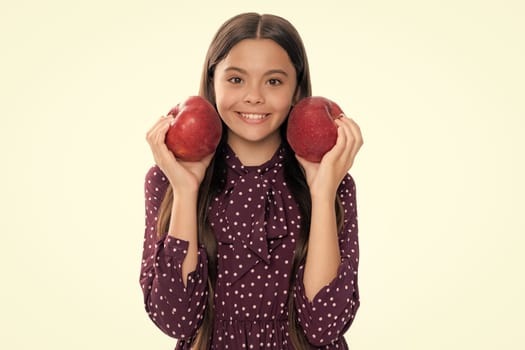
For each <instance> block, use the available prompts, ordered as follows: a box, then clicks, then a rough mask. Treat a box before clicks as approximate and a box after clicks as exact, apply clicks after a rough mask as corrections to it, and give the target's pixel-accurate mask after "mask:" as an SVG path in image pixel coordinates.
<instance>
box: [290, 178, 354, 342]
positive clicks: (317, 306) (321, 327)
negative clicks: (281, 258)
mask: <svg viewBox="0 0 525 350" xmlns="http://www.w3.org/2000/svg"><path fill="white" fill-rule="evenodd" d="M338 195H339V196H340V199H341V201H342V204H343V208H344V226H343V229H342V230H341V232H339V234H338V235H336V237H337V246H338V254H337V255H338V256H339V257H340V258H339V261H338V263H337V268H336V272H335V275H334V277H332V278H331V279H330V280H329V281H328V282H327V283H326V284H324V285H323V286H322V287H321V288H320V289H318V290H316V291H315V293H316V294H315V295H314V296H313V297H310V296H308V292H307V287H306V286H307V278H308V277H307V275H306V271H307V263H305V265H304V266H301V267H300V268H299V271H298V274H297V277H296V281H297V282H296V286H295V292H294V298H295V306H296V308H297V310H298V315H299V323H300V324H301V326H302V328H303V330H304V332H305V334H306V336H307V338H308V340H309V342H310V343H312V344H313V345H317V346H324V345H328V344H330V343H332V342H334V341H336V340H337V339H339V338H340V337H341V336H342V335H343V334H344V332H346V331H347V330H348V328H349V327H350V325H351V324H352V321H353V320H354V318H355V315H356V312H357V310H358V308H359V305H360V301H359V290H358V283H357V277H358V275H357V271H358V264H359V243H358V226H357V210H356V200H355V198H356V197H355V184H354V181H353V179H352V178H351V177H350V175H348V176H347V177H345V179H344V180H343V182H342V184H341V187H340V189H339V191H338ZM312 210H313V209H312ZM325 233H328V232H325ZM311 247H312V242H310V244H309V247H308V250H309V251H308V255H310V253H311V252H310V249H311ZM324 258H325V259H327V258H328V257H327V256H324ZM321 260H322V259H321ZM307 262H308V257H307ZM310 262H311V263H315V261H314V259H310ZM310 271H311V270H310ZM321 274H322V272H321ZM323 279H328V277H327V276H325V277H323Z"/></svg>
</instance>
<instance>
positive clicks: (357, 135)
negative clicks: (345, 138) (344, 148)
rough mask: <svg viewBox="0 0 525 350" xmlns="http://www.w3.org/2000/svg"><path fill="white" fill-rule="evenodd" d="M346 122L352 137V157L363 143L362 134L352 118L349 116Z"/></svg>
mask: <svg viewBox="0 0 525 350" xmlns="http://www.w3.org/2000/svg"><path fill="white" fill-rule="evenodd" d="M347 123H348V126H349V128H350V131H351V133H352V137H353V138H354V147H353V157H355V155H356V154H357V152H358V151H359V149H360V148H361V146H362V145H363V135H362V133H361V128H360V127H359V125H358V124H357V123H356V122H355V121H354V120H353V119H350V118H349V119H348V121H347Z"/></svg>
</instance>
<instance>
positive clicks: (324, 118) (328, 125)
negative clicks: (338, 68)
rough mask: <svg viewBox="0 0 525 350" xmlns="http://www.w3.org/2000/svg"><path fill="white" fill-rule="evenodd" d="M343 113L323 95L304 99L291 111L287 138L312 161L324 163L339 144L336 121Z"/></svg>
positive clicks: (297, 151) (294, 147) (300, 152)
mask: <svg viewBox="0 0 525 350" xmlns="http://www.w3.org/2000/svg"><path fill="white" fill-rule="evenodd" d="M342 113H343V111H342V110H341V108H340V107H339V106H338V105H337V104H336V103H335V102H333V101H330V100H329V99H327V98H324V97H320V96H311V97H306V98H304V99H302V100H300V101H299V102H298V103H297V104H296V105H295V106H294V107H293V108H292V110H291V111H290V115H289V116H288V128H287V130H286V138H287V139H288V143H289V144H290V146H291V147H292V149H293V150H294V152H295V153H296V154H297V155H299V156H301V157H303V158H305V159H306V160H309V161H311V162H320V161H321V158H323V156H324V154H325V153H326V152H328V151H329V150H331V149H332V147H334V145H335V142H336V141H337V125H336V124H335V120H336V119H338V118H340V117H341V116H342Z"/></svg>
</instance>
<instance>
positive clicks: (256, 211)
mask: <svg viewBox="0 0 525 350" xmlns="http://www.w3.org/2000/svg"><path fill="white" fill-rule="evenodd" d="M225 152H226V155H225V156H226V158H227V159H226V161H227V164H228V171H227V176H226V181H227V182H226V187H225V189H224V191H223V192H222V193H220V194H219V195H218V196H217V197H216V198H215V199H214V200H213V201H212V204H211V206H210V208H209V217H210V223H211V224H212V227H213V229H214V231H215V234H216V237H217V242H218V246H217V249H218V265H217V273H218V279H217V284H216V288H215V295H214V297H215V305H214V309H215V310H214V311H215V323H214V335H213V339H212V347H211V348H212V349H286V350H291V349H293V348H292V345H291V342H290V335H289V326H288V311H287V300H288V289H289V288H288V287H289V280H290V273H291V268H292V263H293V256H294V249H295V244H296V238H297V237H298V235H299V231H300V227H301V225H300V223H301V215H300V213H299V209H298V207H297V204H296V203H295V201H294V200H293V198H292V196H291V193H290V191H289V190H288V188H287V187H286V183H285V181H284V174H283V171H282V170H283V168H282V155H283V152H284V150H283V149H281V150H280V151H279V152H277V153H276V154H275V156H274V157H273V158H272V159H271V160H270V161H269V162H267V163H265V164H263V165H261V166H259V167H244V166H243V165H242V164H241V163H240V161H239V160H238V159H237V157H236V156H235V154H234V153H233V151H232V150H231V149H230V148H229V147H227V148H226V150H225ZM167 184H168V183H167V180H166V179H165V177H164V175H163V174H162V172H161V171H160V169H159V168H158V167H156V166H154V167H152V168H151V169H150V171H149V172H148V174H147V175H146V183H145V195H146V230H145V231H146V233H145V240H144V252H143V263H142V271H141V285H142V289H143V292H144V298H145V307H146V310H147V311H148V314H149V316H150V318H151V319H152V320H153V321H154V322H155V324H156V325H157V326H158V327H159V328H160V329H161V330H162V331H164V332H165V333H166V334H168V335H170V336H172V337H175V338H178V339H179V342H178V343H177V347H176V349H189V348H190V347H189V345H188V344H189V343H191V340H192V339H193V337H195V334H196V331H197V329H198V327H199V326H200V324H201V322H202V315H203V312H204V308H205V306H206V298H207V293H208V289H207V282H206V279H207V257H206V252H205V250H204V248H203V247H200V249H199V261H198V266H197V269H196V271H194V272H192V273H191V274H190V275H189V276H188V285H187V286H186V288H185V287H184V285H183V283H182V276H181V265H182V261H183V260H184V257H185V255H186V249H187V246H188V242H186V241H183V240H177V239H174V238H172V237H166V236H164V237H163V238H162V239H161V240H158V241H157V239H156V238H155V237H156V222H157V214H158V208H159V206H160V203H161V200H162V197H163V196H164V193H165V190H166V187H167ZM338 194H339V196H340V198H341V201H342V204H343V207H344V220H345V223H344V228H343V230H342V231H341V232H340V234H339V244H340V249H341V257H342V262H341V265H340V267H339V270H338V275H337V277H336V278H335V279H334V280H333V281H332V282H331V283H330V284H329V285H327V286H325V287H324V288H322V289H321V290H320V291H319V292H318V293H317V295H316V296H315V298H314V299H313V300H312V301H309V300H308V299H307V297H306V295H305V292H304V286H303V282H302V281H303V273H304V265H303V266H301V267H300V269H299V271H298V273H297V275H296V285H295V286H294V289H293V291H294V293H293V296H294V301H295V303H294V304H295V307H296V309H297V313H298V318H299V323H300V326H301V327H302V329H303V330H304V333H305V335H306V337H307V339H308V340H309V342H310V343H311V345H312V347H311V348H312V349H347V348H348V347H347V344H346V342H345V340H344V338H343V333H344V332H345V331H346V330H347V329H348V328H349V327H350V325H351V323H352V321H353V320H354V317H355V314H356V311H357V309H358V307H359V293H358V288H357V268H358V257H359V249H358V240H357V231H358V230H357V211H356V201H355V185H354V182H353V179H352V178H351V177H350V175H348V176H346V178H345V179H344V181H343V182H342V184H341V186H340V188H339V191H338Z"/></svg>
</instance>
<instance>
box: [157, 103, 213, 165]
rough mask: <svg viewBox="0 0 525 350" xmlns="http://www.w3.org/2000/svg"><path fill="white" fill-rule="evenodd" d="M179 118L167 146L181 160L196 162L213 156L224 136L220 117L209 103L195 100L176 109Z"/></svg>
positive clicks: (171, 128)
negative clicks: (222, 135)
mask: <svg viewBox="0 0 525 350" xmlns="http://www.w3.org/2000/svg"><path fill="white" fill-rule="evenodd" d="M168 115H172V116H174V117H175V120H174V123H173V125H172V126H171V127H170V128H169V129H168V132H167V133H166V139H165V143H166V146H167V147H168V149H169V150H170V151H172V152H173V154H174V155H175V157H176V158H177V159H181V160H184V161H190V162H195V161H199V160H201V159H202V158H204V157H205V156H207V155H209V154H211V153H213V152H214V151H215V149H216V148H217V145H218V144H219V141H220V139H221V134H222V123H221V118H220V117H219V114H218V113H217V111H216V110H215V108H214V107H213V106H212V104H211V103H210V102H208V100H206V99H205V98H203V97H200V96H191V97H189V98H188V99H186V100H185V101H183V102H182V103H179V104H177V105H176V106H175V107H174V108H172V109H171V110H170V111H169V112H168Z"/></svg>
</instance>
